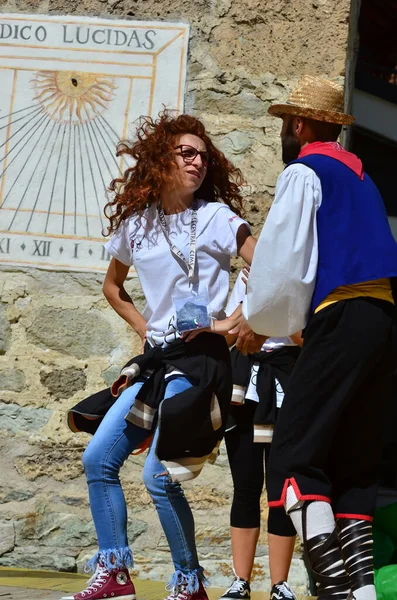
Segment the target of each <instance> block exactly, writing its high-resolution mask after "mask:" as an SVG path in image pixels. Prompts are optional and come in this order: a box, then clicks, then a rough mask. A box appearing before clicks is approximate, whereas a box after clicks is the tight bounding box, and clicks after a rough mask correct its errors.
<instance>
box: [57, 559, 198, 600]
mask: <svg viewBox="0 0 397 600" xmlns="http://www.w3.org/2000/svg"><path fill="white" fill-rule="evenodd" d="M105 598H106V599H107V600H108V599H109V598H115V599H117V600H135V598H136V595H135V588H134V584H133V583H132V581H131V578H130V574H129V572H128V569H113V570H112V571H110V572H109V571H108V570H107V569H106V567H104V566H103V565H102V563H100V562H99V563H98V565H97V568H96V571H95V573H94V575H93V576H92V577H91V579H89V580H88V581H87V587H86V588H85V590H83V591H82V592H79V593H78V594H75V595H74V596H63V597H62V598H61V600H104V599H105ZM197 600H198V599H197Z"/></svg>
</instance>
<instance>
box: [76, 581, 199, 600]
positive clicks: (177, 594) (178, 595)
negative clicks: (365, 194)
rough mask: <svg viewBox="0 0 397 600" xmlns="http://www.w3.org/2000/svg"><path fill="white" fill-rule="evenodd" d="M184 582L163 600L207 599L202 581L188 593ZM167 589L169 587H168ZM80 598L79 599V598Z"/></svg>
mask: <svg viewBox="0 0 397 600" xmlns="http://www.w3.org/2000/svg"><path fill="white" fill-rule="evenodd" d="M186 588H187V586H186V584H184V583H182V584H181V585H176V586H175V587H174V588H173V589H172V591H171V594H170V595H169V596H167V598H166V599H165V600H208V596H207V592H206V591H205V587H204V586H203V584H202V582H201V581H200V583H199V589H198V590H197V592H193V593H191V594H190V593H189V592H187V591H186ZM168 589H169V588H168ZM79 600H80V599H79Z"/></svg>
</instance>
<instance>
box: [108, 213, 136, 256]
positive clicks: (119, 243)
mask: <svg viewBox="0 0 397 600" xmlns="http://www.w3.org/2000/svg"><path fill="white" fill-rule="evenodd" d="M105 248H106V250H107V251H108V252H109V254H111V255H112V256H113V258H116V259H117V260H119V261H120V262H121V263H123V265H126V266H128V267H130V266H131V265H132V263H133V258H132V251H131V245H130V236H129V219H126V220H125V221H122V223H121V225H120V227H119V228H118V230H117V231H116V233H114V234H113V235H112V237H111V238H110V240H109V241H108V242H107V243H106V244H105Z"/></svg>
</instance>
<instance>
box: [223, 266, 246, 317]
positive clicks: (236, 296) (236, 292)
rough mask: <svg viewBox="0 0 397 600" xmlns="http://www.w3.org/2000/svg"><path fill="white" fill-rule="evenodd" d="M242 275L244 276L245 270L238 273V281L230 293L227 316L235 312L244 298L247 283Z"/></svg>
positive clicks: (226, 310) (226, 309)
mask: <svg viewBox="0 0 397 600" xmlns="http://www.w3.org/2000/svg"><path fill="white" fill-rule="evenodd" d="M242 277H243V272H242V271H240V273H239V274H238V277H237V279H236V283H235V284H234V287H233V289H232V292H231V294H230V297H229V300H228V303H227V306H226V308H225V313H226V316H227V317H229V316H230V315H231V314H232V313H234V311H235V310H236V308H237V307H238V305H239V304H241V302H242V301H243V300H244V296H245V289H246V288H245V283H244V281H243V279H242Z"/></svg>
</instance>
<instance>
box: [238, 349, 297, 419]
mask: <svg viewBox="0 0 397 600" xmlns="http://www.w3.org/2000/svg"><path fill="white" fill-rule="evenodd" d="M299 352H300V348H298V347H297V346H283V347H282V348H276V349H275V350H271V351H266V350H261V351H260V352H256V353H254V354H249V355H248V356H244V355H243V354H241V352H239V351H238V350H237V349H236V348H235V347H234V348H233V349H232V351H231V353H230V354H231V361H232V373H233V402H234V403H236V404H238V403H239V402H238V400H239V399H240V403H243V402H244V397H245V392H246V390H247V388H248V385H249V381H250V377H251V371H252V366H253V364H254V363H255V362H257V363H259V368H258V374H257V380H256V391H257V394H258V397H259V402H258V406H257V409H256V411H255V415H254V425H274V424H275V423H276V419H277V393H276V382H275V379H277V380H278V381H279V382H280V384H281V387H282V388H283V390H284V392H285V391H286V389H287V386H288V380H289V377H290V375H291V372H292V369H293V368H294V365H295V362H296V360H297V358H298V356H299ZM232 427H233V420H229V422H228V429H231V428H232Z"/></svg>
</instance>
